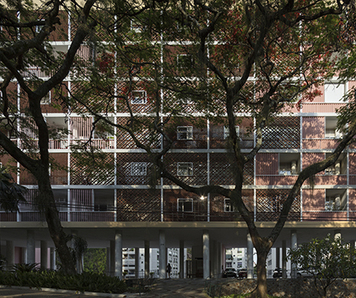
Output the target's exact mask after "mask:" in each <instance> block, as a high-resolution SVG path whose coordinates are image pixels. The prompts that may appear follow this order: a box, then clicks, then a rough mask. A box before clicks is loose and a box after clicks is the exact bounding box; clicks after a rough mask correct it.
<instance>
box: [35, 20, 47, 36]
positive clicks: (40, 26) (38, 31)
mask: <svg viewBox="0 0 356 298" xmlns="http://www.w3.org/2000/svg"><path fill="white" fill-rule="evenodd" d="M37 21H40V22H45V21H46V20H45V19H37ZM43 26H44V25H36V27H35V32H36V33H40V32H41V29H42V28H43Z"/></svg>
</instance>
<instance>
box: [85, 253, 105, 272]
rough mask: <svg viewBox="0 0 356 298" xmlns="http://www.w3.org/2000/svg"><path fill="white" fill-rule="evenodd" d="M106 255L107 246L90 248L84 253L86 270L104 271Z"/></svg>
mask: <svg viewBox="0 0 356 298" xmlns="http://www.w3.org/2000/svg"><path fill="white" fill-rule="evenodd" d="M106 257H107V256H106V249H105V248H89V249H88V250H87V251H86V252H85V254H84V271H85V272H95V273H104V272H105V269H106Z"/></svg>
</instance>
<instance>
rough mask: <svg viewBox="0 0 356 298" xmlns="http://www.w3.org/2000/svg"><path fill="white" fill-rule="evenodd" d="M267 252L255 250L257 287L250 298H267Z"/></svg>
mask: <svg viewBox="0 0 356 298" xmlns="http://www.w3.org/2000/svg"><path fill="white" fill-rule="evenodd" d="M267 255H268V251H266V250H262V251H259V250H257V286H256V289H255V291H254V292H253V295H252V297H256V298H267V278H266V260H267Z"/></svg>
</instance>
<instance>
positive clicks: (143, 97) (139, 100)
mask: <svg viewBox="0 0 356 298" xmlns="http://www.w3.org/2000/svg"><path fill="white" fill-rule="evenodd" d="M131 103H132V104H145V103H147V93H146V91H144V90H134V91H132V92H131Z"/></svg>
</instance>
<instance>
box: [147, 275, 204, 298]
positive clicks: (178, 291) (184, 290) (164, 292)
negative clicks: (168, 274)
mask: <svg viewBox="0 0 356 298" xmlns="http://www.w3.org/2000/svg"><path fill="white" fill-rule="evenodd" d="M204 286H205V280H204V279H195V278H193V279H162V280H158V281H157V283H156V285H154V286H153V287H152V289H151V291H150V292H148V293H147V294H145V295H144V297H147V298H148V297H149V298H156V297H157V298H158V297H169V298H198V297H205V298H206V297H209V296H208V295H207V294H205V291H204Z"/></svg>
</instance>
